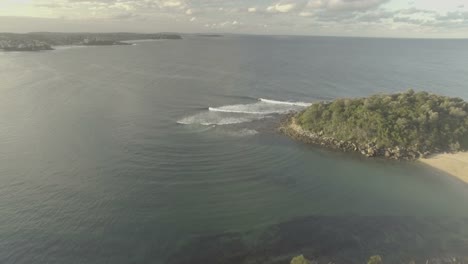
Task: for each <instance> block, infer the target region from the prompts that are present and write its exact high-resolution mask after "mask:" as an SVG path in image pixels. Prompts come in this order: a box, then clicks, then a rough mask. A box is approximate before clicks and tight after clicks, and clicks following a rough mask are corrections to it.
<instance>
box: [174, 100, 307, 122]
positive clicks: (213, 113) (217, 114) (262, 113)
mask: <svg viewBox="0 0 468 264" xmlns="http://www.w3.org/2000/svg"><path fill="white" fill-rule="evenodd" d="M310 105H311V103H305V102H291V101H277V100H270V99H264V98H259V99H257V102H255V103H249V104H234V105H224V106H219V107H208V108H207V109H205V110H204V111H202V112H200V113H197V114H195V115H192V116H188V117H185V118H183V119H181V120H179V121H177V123H179V124H184V125H190V124H199V125H232V124H239V123H247V122H252V121H256V120H260V119H264V118H268V117H272V116H273V115H275V114H285V113H289V112H295V111H300V110H302V109H304V108H305V107H307V106H310ZM207 110H208V111H207Z"/></svg>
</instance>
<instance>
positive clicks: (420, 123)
mask: <svg viewBox="0 0 468 264" xmlns="http://www.w3.org/2000/svg"><path fill="white" fill-rule="evenodd" d="M467 113H468V103H466V102H465V101H463V100H462V99H460V98H450V97H446V96H439V95H434V94H429V93H427V92H418V93H415V92H414V91H412V90H409V91H407V92H404V93H398V94H390V95H374V96H371V97H367V98H358V99H337V100H335V101H333V102H320V103H315V104H313V105H312V106H310V107H308V108H307V109H306V110H304V111H302V112H300V113H297V114H291V115H289V116H287V117H286V118H285V119H284V120H283V121H282V122H281V125H280V131H282V132H283V133H284V134H286V135H288V136H290V137H292V138H293V139H296V140H300V141H303V142H306V143H311V144H316V145H320V146H323V147H327V148H332V149H338V150H341V151H345V152H359V153H361V154H362V155H365V156H366V157H383V158H388V159H395V160H415V159H419V158H426V157H428V156H430V155H433V154H437V153H445V152H450V153H455V152H460V151H466V150H467V149H468V114H467Z"/></svg>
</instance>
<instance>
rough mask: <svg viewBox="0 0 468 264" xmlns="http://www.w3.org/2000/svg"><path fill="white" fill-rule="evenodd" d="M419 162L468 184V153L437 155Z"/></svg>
mask: <svg viewBox="0 0 468 264" xmlns="http://www.w3.org/2000/svg"><path fill="white" fill-rule="evenodd" d="M419 161H420V162H422V163H423V164H426V165H428V166H430V167H432V168H435V169H438V170H440V171H443V172H445V173H448V174H450V175H451V176H453V177H455V178H457V179H459V180H461V181H463V182H464V183H466V184H468V152H457V153H441V154H435V155H432V156H430V157H428V158H423V159H419Z"/></svg>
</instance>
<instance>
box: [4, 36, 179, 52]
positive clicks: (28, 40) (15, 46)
mask: <svg viewBox="0 0 468 264" xmlns="http://www.w3.org/2000/svg"><path fill="white" fill-rule="evenodd" d="M141 39H172V40H177V39H182V36H181V35H179V34H176V33H155V34H139V33H52V32H36V33H26V34H15V33H0V49H1V50H4V51H41V50H53V48H52V47H53V46H68V45H78V46H113V45H131V44H129V43H126V42H125V41H131V40H141Z"/></svg>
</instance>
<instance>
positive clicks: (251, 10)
mask: <svg viewBox="0 0 468 264" xmlns="http://www.w3.org/2000/svg"><path fill="white" fill-rule="evenodd" d="M247 12H249V13H255V12H257V8H256V7H249V8H248V9H247Z"/></svg>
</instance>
